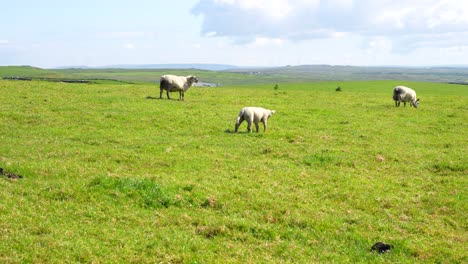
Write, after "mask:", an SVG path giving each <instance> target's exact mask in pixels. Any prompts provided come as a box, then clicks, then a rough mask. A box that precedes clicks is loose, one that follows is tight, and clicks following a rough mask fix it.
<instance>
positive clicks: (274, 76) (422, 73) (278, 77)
mask: <svg viewBox="0 0 468 264" xmlns="http://www.w3.org/2000/svg"><path fill="white" fill-rule="evenodd" d="M163 74H177V75H196V76H197V77H199V79H200V80H201V81H202V82H206V83H215V84H220V85H222V86H230V85H249V84H250V85H252V84H274V83H298V82H313V81H358V80H409V81H424V82H439V83H448V82H457V83H464V84H468V68H462V67H460V68H396V67H353V66H329V65H303V66H290V67H274V68H253V69H245V68H237V69H233V70H225V71H209V70H197V69H56V70H45V69H39V68H32V67H27V66H24V67H14V66H12V67H1V66H0V77H11V76H16V77H28V78H33V79H43V78H49V80H51V79H52V80H83V79H84V80H93V81H96V82H103V81H105V82H109V81H110V80H115V81H123V82H133V83H155V82H158V81H159V77H160V76H161V75H163Z"/></svg>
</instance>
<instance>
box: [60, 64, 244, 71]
mask: <svg viewBox="0 0 468 264" xmlns="http://www.w3.org/2000/svg"><path fill="white" fill-rule="evenodd" d="M237 68H239V67H238V66H235V65H228V64H205V63H182V64H118V65H107V66H98V67H88V66H65V67H59V68H57V69H197V70H208V71H224V70H229V69H237Z"/></svg>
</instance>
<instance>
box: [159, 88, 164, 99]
mask: <svg viewBox="0 0 468 264" xmlns="http://www.w3.org/2000/svg"><path fill="white" fill-rule="evenodd" d="M163 90H164V89H159V99H162V94H163Z"/></svg>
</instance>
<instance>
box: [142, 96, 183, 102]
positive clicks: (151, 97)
mask: <svg viewBox="0 0 468 264" xmlns="http://www.w3.org/2000/svg"><path fill="white" fill-rule="evenodd" d="M145 99H148V100H169V101H181V102H183V101H182V100H179V99H176V98H169V99H167V98H159V97H153V96H151V95H148V96H146V97H145Z"/></svg>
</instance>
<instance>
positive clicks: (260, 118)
mask: <svg viewBox="0 0 468 264" xmlns="http://www.w3.org/2000/svg"><path fill="white" fill-rule="evenodd" d="M275 112H276V111H275V110H268V109H265V108H261V107H244V108H242V109H241V111H240V113H239V116H238V117H237V119H236V128H235V130H234V131H235V132H237V130H238V129H239V126H240V125H241V123H242V122H243V121H244V120H247V130H248V131H249V132H252V129H251V128H252V123H254V124H255V128H256V130H257V132H258V122H262V123H263V131H264V132H265V131H266V129H267V121H268V118H270V116H271V115H273V114H274V113H275Z"/></svg>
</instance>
